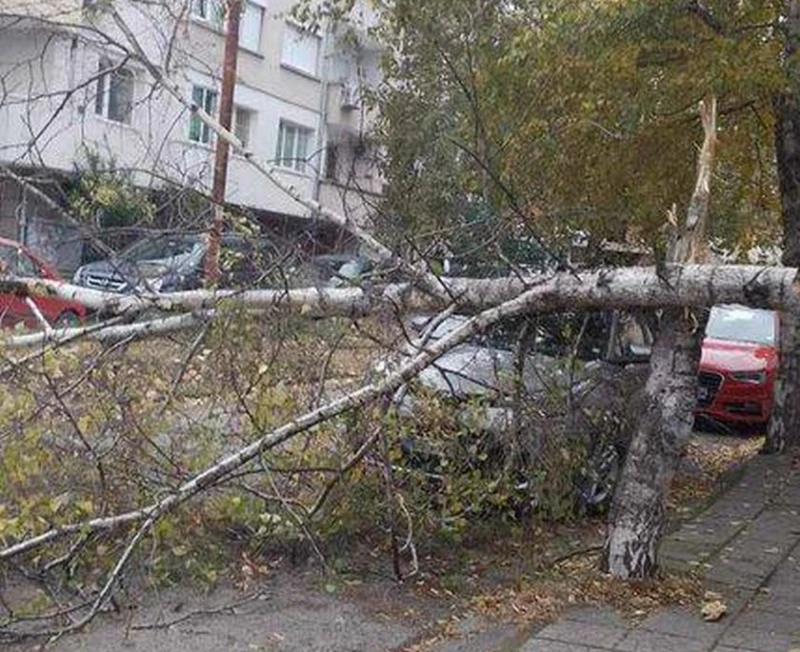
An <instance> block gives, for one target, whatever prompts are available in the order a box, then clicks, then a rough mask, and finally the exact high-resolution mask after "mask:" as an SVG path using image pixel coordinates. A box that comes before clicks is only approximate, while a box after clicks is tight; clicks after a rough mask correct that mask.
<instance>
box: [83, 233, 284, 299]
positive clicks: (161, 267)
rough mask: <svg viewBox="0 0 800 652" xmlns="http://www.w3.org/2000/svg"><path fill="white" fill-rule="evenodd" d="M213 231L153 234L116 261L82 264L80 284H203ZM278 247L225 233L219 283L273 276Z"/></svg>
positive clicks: (163, 288) (159, 287)
mask: <svg viewBox="0 0 800 652" xmlns="http://www.w3.org/2000/svg"><path fill="white" fill-rule="evenodd" d="M207 251H208V235H207V234H205V233H188V234H187V233H178V234H158V235H153V236H148V237H146V238H144V239H142V240H139V241H138V242H135V243H134V244H133V245H131V246H130V247H128V248H127V249H125V250H124V251H122V252H121V253H120V254H119V256H117V257H116V258H113V259H107V260H99V261H96V262H93V263H89V264H88V265H84V266H82V267H80V268H79V269H78V270H77V271H76V272H75V275H74V277H73V282H74V283H75V284H77V285H83V286H85V287H89V288H93V289H96V290H104V291H108V292H120V293H128V292H133V291H134V290H136V289H144V290H149V291H151V292H173V291H178V290H192V289H195V288H199V287H202V285H203V279H204V270H205V259H206V253H207ZM274 258H275V254H274V250H273V248H272V246H271V244H270V243H269V241H267V240H266V239H264V238H248V237H244V236H242V235H238V234H223V236H222V238H221V241H220V270H221V279H220V282H219V284H220V286H222V287H228V286H234V285H236V286H238V285H251V284H258V283H260V282H261V281H263V280H264V277H265V276H268V275H269V272H271V271H274V270H271V269H270V267H271V263H273V262H274Z"/></svg>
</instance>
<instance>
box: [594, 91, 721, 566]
mask: <svg viewBox="0 0 800 652" xmlns="http://www.w3.org/2000/svg"><path fill="white" fill-rule="evenodd" d="M700 116H701V119H702V123H703V131H704V132H705V138H704V140H703V147H702V149H701V150H700V156H699V157H698V165H697V182H696V183H695V187H694V192H693V193H692V198H691V201H690V202H689V208H688V210H687V211H686V222H685V224H684V225H683V227H682V228H680V229H679V228H678V220H677V216H676V215H675V213H674V210H673V211H670V213H669V217H670V222H671V223H672V224H673V225H674V226H675V233H674V234H673V235H674V239H673V242H672V243H671V244H670V246H669V248H668V251H667V260H666V262H667V263H686V262H698V261H701V260H703V259H705V257H706V251H707V246H706V244H707V243H706V238H705V233H706V221H707V218H708V203H709V197H710V192H711V172H712V170H713V166H714V152H715V149H716V131H717V117H716V116H717V105H716V100H715V99H713V98H712V99H711V101H710V102H701V104H700ZM704 332H705V320H703V323H698V321H697V319H696V318H694V316H693V315H692V314H691V313H690V312H689V311H688V310H685V309H684V310H681V309H680V308H669V309H667V310H665V311H664V314H663V316H662V319H661V323H660V324H659V333H658V336H657V337H656V341H655V344H654V346H653V351H652V353H651V358H650V376H649V378H648V379H647V385H646V386H645V396H644V409H643V410H642V412H643V413H642V415H641V416H640V418H639V424H638V427H637V429H636V434H635V435H634V437H633V440H632V441H631V447H630V449H629V450H628V456H627V458H626V460H625V467H624V468H623V470H622V476H621V479H620V482H619V486H618V487H617V490H616V492H615V494H614V501H613V503H612V506H611V513H610V514H609V522H608V536H607V538H606V544H605V554H604V555H603V562H602V563H603V566H604V569H605V570H606V571H607V572H609V573H611V574H612V575H614V576H615V577H619V578H622V579H626V580H627V579H641V578H645V577H652V576H653V575H654V574H655V572H656V570H657V568H658V560H657V557H656V550H657V548H658V542H659V541H660V540H661V533H662V530H663V528H664V524H665V522H666V505H667V495H668V494H669V488H670V486H671V484H672V478H673V476H674V475H675V469H676V468H677V466H678V460H679V459H680V456H681V454H682V452H683V449H684V446H685V445H686V442H687V441H688V439H689V436H690V435H691V433H692V425H693V422H694V408H695V402H696V398H697V365H698V363H699V362H700V343H701V340H702V337H703V333H704Z"/></svg>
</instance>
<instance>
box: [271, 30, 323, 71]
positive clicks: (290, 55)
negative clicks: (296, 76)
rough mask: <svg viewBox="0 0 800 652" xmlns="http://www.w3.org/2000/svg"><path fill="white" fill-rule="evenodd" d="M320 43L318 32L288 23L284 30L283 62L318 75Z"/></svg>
mask: <svg viewBox="0 0 800 652" xmlns="http://www.w3.org/2000/svg"><path fill="white" fill-rule="evenodd" d="M319 43H320V38H319V36H317V35H316V34H311V33H309V32H307V31H305V30H303V29H302V28H300V27H297V26H295V25H290V24H288V23H287V24H286V26H285V28H284V31H283V51H282V53H281V64H282V65H284V66H289V67H290V68H294V69H295V70H299V71H301V72H304V73H307V74H309V75H313V76H315V77H316V75H317V58H318V56H319Z"/></svg>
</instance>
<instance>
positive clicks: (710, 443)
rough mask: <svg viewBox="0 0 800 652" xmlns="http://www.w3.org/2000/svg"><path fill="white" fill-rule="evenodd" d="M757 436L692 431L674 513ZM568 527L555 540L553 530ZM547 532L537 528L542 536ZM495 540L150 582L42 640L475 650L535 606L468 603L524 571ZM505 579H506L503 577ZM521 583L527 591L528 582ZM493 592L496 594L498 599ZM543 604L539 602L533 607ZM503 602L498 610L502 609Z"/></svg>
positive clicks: (64, 649)
mask: <svg viewBox="0 0 800 652" xmlns="http://www.w3.org/2000/svg"><path fill="white" fill-rule="evenodd" d="M758 443H759V441H758V439H757V438H754V437H748V438H742V437H731V436H720V435H713V434H699V435H697V436H696V437H695V438H694V440H693V442H692V445H691V447H690V452H689V455H688V457H687V460H686V463H685V464H684V465H683V467H684V471H683V472H682V473H681V475H680V476H679V478H678V481H677V482H676V491H675V496H674V497H673V507H674V510H673V513H674V516H676V517H680V516H681V515H682V514H683V513H684V512H688V511H689V510H690V509H691V508H690V505H693V504H694V505H698V504H700V503H702V502H703V501H707V500H708V498H709V496H710V495H712V494H713V493H714V492H715V491H717V490H718V489H719V488H720V480H719V479H720V478H723V477H724V476H725V474H727V473H729V472H730V469H732V468H734V467H735V466H736V465H738V464H739V463H740V462H741V461H742V460H744V459H746V458H747V457H749V456H751V455H753V454H755V452H756V451H757V448H758ZM548 536H551V538H550V539H547V540H546V541H545V543H546V545H547V546H549V553H548V552H547V551H544V550H543V549H539V551H538V552H539V553H542V554H550V555H552V556H553V557H558V556H559V555H561V553H562V551H563V549H564V547H565V546H566V548H567V549H570V548H580V547H581V546H585V547H591V546H593V545H596V543H597V542H598V541H599V537H601V536H602V522H601V521H598V522H595V523H594V524H588V525H587V524H583V525H582V526H579V527H572V528H567V529H564V530H559V531H551V532H549V533H548ZM565 538H566V539H570V540H569V541H565V540H564V539H565ZM545 539H546V537H545V536H544V534H543V540H545ZM519 552H520V551H517V552H516V553H515V549H514V548H513V547H512V546H508V547H505V546H504V545H503V542H499V543H498V544H497V545H490V546H488V547H487V548H486V549H485V551H483V552H482V551H481V550H480V549H472V550H470V551H468V552H466V553H464V552H463V551H460V550H452V551H450V553H449V556H448V553H445V554H443V556H442V557H440V558H436V559H430V558H428V559H422V560H421V569H422V572H421V573H420V575H418V576H417V577H415V578H412V579H410V580H408V581H407V582H405V583H402V584H398V583H397V582H395V581H393V580H392V579H391V578H390V577H389V576H388V573H389V571H390V564H389V562H388V559H383V560H381V561H382V562H385V563H382V564H380V563H379V564H378V565H377V566H376V567H377V568H381V567H382V568H383V574H381V575H378V574H376V573H375V572H373V571H372V570H369V569H368V568H367V566H364V567H363V568H362V572H361V573H359V572H353V571H351V572H349V573H347V574H339V575H336V576H335V577H334V576H331V575H325V574H323V573H322V572H321V570H319V569H318V568H314V567H311V566H306V567H303V568H298V567H294V568H292V567H288V566H281V567H278V568H276V569H275V571H274V572H271V573H270V574H269V575H268V576H267V577H265V578H260V579H259V580H258V582H255V581H254V582H253V583H251V585H250V586H248V587H247V590H246V591H243V590H242V589H241V587H239V588H235V587H233V586H232V585H228V586H221V587H217V588H215V589H214V590H213V591H210V592H204V591H201V590H199V589H197V590H195V589H191V588H187V587H180V586H179V587H174V588H170V589H168V590H164V591H161V592H158V593H156V592H152V591H151V592H149V593H146V594H144V595H142V596H141V597H140V599H138V600H136V601H134V603H135V604H137V606H136V607H135V608H129V609H125V610H123V612H121V613H120V612H118V613H109V614H104V615H102V616H101V617H99V618H98V619H97V620H96V621H95V622H93V623H92V624H91V625H90V626H89V627H88V628H87V629H86V630H85V631H83V632H82V633H80V634H75V635H69V636H65V637H64V638H62V639H60V640H58V641H57V642H55V643H53V644H52V645H50V646H48V648H47V649H52V650H57V651H59V652H78V651H86V652H89V651H92V652H94V651H99V652H123V651H129V650H143V651H145V650H146V651H147V652H217V651H221V650H229V651H231V652H240V651H241V652H245V651H258V650H262V651H271V652H272V651H274V652H301V651H304V652H356V651H358V652H372V651H375V652H378V651H400V650H403V651H409V652H416V651H429V652H468V651H470V652H480V651H485V652H488V651H489V650H499V651H504V650H508V651H510V650H516V649H519V647H520V646H521V645H522V644H523V643H524V641H525V640H526V639H527V637H528V636H529V634H530V632H531V630H532V628H535V627H536V626H540V625H541V620H539V619H537V618H538V616H537V617H531V618H497V617H496V615H497V614H498V613H501V611H502V610H500V609H495V610H492V609H482V608H477V607H476V605H477V604H481V605H486V604H493V598H491V597H482V598H481V601H480V602H476V601H475V596H478V595H481V596H491V595H492V594H493V592H496V593H497V594H500V593H504V594H505V595H506V596H507V595H508V592H509V591H512V593H513V590H514V589H513V587H518V586H519V584H518V582H519V580H520V578H521V577H523V576H525V577H526V578H528V579H529V578H530V577H532V575H531V573H530V570H531V569H530V568H529V567H526V565H525V563H524V561H521V560H524V559H525V557H526V555H527V556H529V553H526V554H525V555H523V554H519ZM510 587H511V588H510ZM529 594H530V591H529ZM533 595H535V599H536V600H537V601H542V604H543V605H544V606H545V607H546V608H543V609H542V610H541V613H542V614H543V616H542V618H545V619H546V618H553V617H555V615H557V611H558V606H556V605H557V602H556V601H555V600H554V601H553V603H552V605H550V604H548V602H547V600H548V597H547V589H546V588H543V589H542V591H537V592H534V593H533ZM523 600H524V598H523V597H522V593H521V592H520V594H519V596H518V597H517V598H515V601H511V602H510V603H508V604H510V605H511V610H512V615H513V610H517V611H520V615H524V614H523V612H527V611H528V610H529V608H530V609H531V611H530V614H534V613H535V612H534V611H533V610H532V609H533V607H530V606H529V605H528V606H526V605H524V604H523ZM500 601H501V600H500V598H498V599H497V602H498V604H499V603H500ZM541 606H542V605H539V607H541ZM506 611H508V610H506ZM40 646H41V641H38V642H35V641H31V642H27V643H23V644H18V645H14V646H11V647H9V648H7V649H8V650H9V651H10V652H22V651H28V650H36V649H40Z"/></svg>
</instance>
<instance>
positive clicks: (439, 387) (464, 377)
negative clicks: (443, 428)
mask: <svg viewBox="0 0 800 652" xmlns="http://www.w3.org/2000/svg"><path fill="white" fill-rule="evenodd" d="M514 377H515V356H514V354H513V353H511V352H510V351H503V350H500V349H492V348H487V347H480V346H473V345H470V344H463V345H460V346H457V347H455V348H453V349H451V350H450V351H448V352H447V353H445V354H444V355H443V356H441V357H440V358H439V359H438V360H437V361H436V362H435V363H434V364H433V365H431V366H430V367H427V368H426V369H424V370H423V371H421V372H420V373H419V375H418V376H417V379H418V381H419V382H420V383H421V384H422V385H424V386H425V387H427V388H429V389H432V390H434V391H436V392H439V393H442V394H447V395H451V396H453V397H457V398H468V397H476V396H497V395H503V396H511V395H513V393H514V385H515V380H514ZM522 377H523V381H524V384H525V389H526V391H527V392H528V393H537V392H541V391H543V390H545V389H547V387H548V386H553V385H555V386H565V385H566V384H567V383H568V382H569V378H568V374H567V373H566V371H565V370H564V369H562V368H561V366H560V365H559V364H558V362H557V361H556V360H555V359H553V358H550V357H548V356H544V355H528V356H526V358H525V364H524V368H523V372H522Z"/></svg>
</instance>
